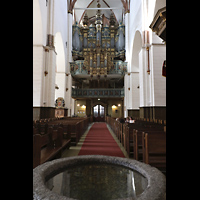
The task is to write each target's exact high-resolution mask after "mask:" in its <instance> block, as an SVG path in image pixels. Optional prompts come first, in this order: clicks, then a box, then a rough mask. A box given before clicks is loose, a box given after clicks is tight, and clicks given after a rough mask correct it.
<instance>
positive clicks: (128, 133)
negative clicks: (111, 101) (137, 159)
mask: <svg viewBox="0 0 200 200" xmlns="http://www.w3.org/2000/svg"><path fill="white" fill-rule="evenodd" d="M133 129H136V130H144V131H145V130H146V131H164V126H163V125H161V124H155V123H151V122H143V121H136V122H135V123H125V124H123V143H122V144H123V146H124V147H125V150H126V151H127V153H128V155H129V157H133V156H134V144H133V140H134V138H133Z"/></svg>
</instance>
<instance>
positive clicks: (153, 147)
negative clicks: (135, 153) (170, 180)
mask: <svg viewBox="0 0 200 200" xmlns="http://www.w3.org/2000/svg"><path fill="white" fill-rule="evenodd" d="M142 151H143V162H144V163H146V164H149V165H152V166H154V167H156V168H158V169H159V170H160V171H162V172H163V173H164V174H166V133H165V132H164V133H163V134H160V133H159V132H151V133H145V132H143V133H142Z"/></svg>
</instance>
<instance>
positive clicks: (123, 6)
mask: <svg viewBox="0 0 200 200" xmlns="http://www.w3.org/2000/svg"><path fill="white" fill-rule="evenodd" d="M98 2H99V4H100V5H101V9H102V10H101V14H102V15H104V16H105V17H106V18H107V19H109V18H110V14H111V13H112V12H114V16H115V18H116V20H117V22H118V23H119V21H122V20H123V19H122V18H123V13H125V12H127V11H128V10H129V5H130V0H68V7H69V10H70V11H72V10H74V17H75V21H77V22H78V23H81V20H82V18H83V16H84V14H85V12H86V10H85V8H89V9H87V15H88V18H89V19H92V18H93V17H95V16H96V10H94V9H91V8H97V3H98ZM103 8H106V9H103ZM109 8H111V9H109Z"/></svg>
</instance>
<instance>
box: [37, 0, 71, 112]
mask: <svg viewBox="0 0 200 200" xmlns="http://www.w3.org/2000/svg"><path fill="white" fill-rule="evenodd" d="M49 11H50V12H49ZM49 13H50V14H49ZM68 15H71V14H68V7H67V1H66V0H59V1H57V0H49V1H48V2H47V5H46V1H44V0H34V1H33V107H41V106H44V107H54V102H55V99H56V98H58V97H63V98H64V99H65V102H66V107H68V108H69V106H71V105H72V103H71V101H72V100H71V96H70V95H68V94H67V93H69V92H70V91H71V90H67V91H66V88H71V82H70V81H68V80H67V76H66V73H67V72H68V73H69V49H68V48H69V45H66V43H69V42H68V40H69V39H71V38H69V34H68V32H69V23H68ZM70 19H71V20H72V18H70ZM71 23H72V22H71ZM47 34H52V35H54V45H55V52H54V51H53V50H49V52H45V51H44V48H43V46H46V41H47ZM70 53H71V52H70ZM45 70H47V71H48V74H47V76H45V75H44V71H45ZM55 85H58V87H59V89H58V90H55ZM72 106H73V105H72ZM69 109H70V108H69Z"/></svg>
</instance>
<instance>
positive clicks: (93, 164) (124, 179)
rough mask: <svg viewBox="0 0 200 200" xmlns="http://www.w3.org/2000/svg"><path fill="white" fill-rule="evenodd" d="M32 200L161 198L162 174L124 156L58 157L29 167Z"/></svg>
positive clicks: (163, 197)
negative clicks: (31, 180)
mask: <svg viewBox="0 0 200 200" xmlns="http://www.w3.org/2000/svg"><path fill="white" fill-rule="evenodd" d="M33 199H35V200H36V199H37V200H39V199H51V200H56V199H57V200H74V199H77V200H78V199H79V200H102V199H103V200H117V199H118V200H120V199H121V200H122V199H123V200H164V199H165V176H164V175H163V174H162V173H161V172H160V171H159V170H157V169H156V168H154V167H151V166H149V165H146V164H144V163H141V162H138V161H136V160H133V159H128V158H120V157H112V156H100V155H87V156H75V157H68V158H62V159H57V160H53V161H50V162H46V163H44V164H42V165H40V166H38V167H36V168H35V169H33Z"/></svg>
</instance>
